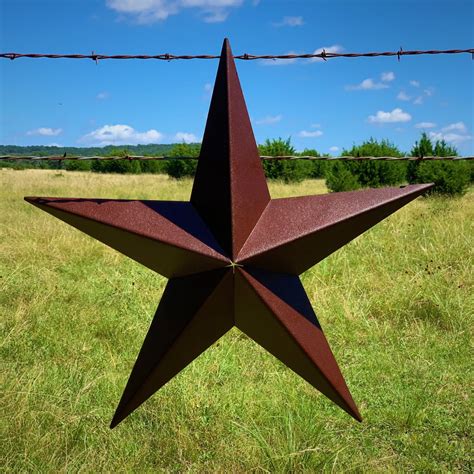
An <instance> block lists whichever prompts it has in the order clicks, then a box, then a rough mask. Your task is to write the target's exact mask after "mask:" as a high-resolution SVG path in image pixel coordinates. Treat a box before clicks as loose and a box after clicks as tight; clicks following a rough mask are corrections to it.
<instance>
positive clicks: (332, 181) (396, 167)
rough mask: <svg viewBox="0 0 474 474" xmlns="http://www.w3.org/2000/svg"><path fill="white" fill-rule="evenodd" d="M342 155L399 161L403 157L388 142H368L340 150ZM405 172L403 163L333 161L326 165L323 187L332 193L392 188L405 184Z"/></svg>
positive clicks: (371, 140)
mask: <svg viewBox="0 0 474 474" xmlns="http://www.w3.org/2000/svg"><path fill="white" fill-rule="evenodd" d="M342 155H350V156H394V157H398V156H402V155H403V153H401V152H400V150H399V149H398V148H397V147H396V146H395V145H394V144H392V143H390V142H389V141H388V140H381V141H380V142H378V141H377V140H375V139H373V138H370V140H367V141H365V142H364V143H362V145H354V146H353V147H352V148H351V149H350V150H343V151H342ZM406 168H407V166H406V163H404V162H393V161H369V160H364V161H362V160H361V161H337V160H335V161H333V162H328V165H327V172H326V174H327V179H326V185H327V186H328V188H329V189H330V190H331V191H341V190H344V191H348V190H350V189H358V188H361V187H380V186H393V185H396V184H399V183H402V182H404V181H405V179H406ZM339 175H340V176H339ZM349 175H352V176H353V178H350V177H349ZM333 186H334V187H333Z"/></svg>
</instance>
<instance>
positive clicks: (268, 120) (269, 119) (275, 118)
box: [255, 114, 283, 125]
mask: <svg viewBox="0 0 474 474" xmlns="http://www.w3.org/2000/svg"><path fill="white" fill-rule="evenodd" d="M282 118H283V115H281V114H278V115H266V116H265V117H263V118H261V119H259V120H256V121H255V123H256V124H257V125H271V124H274V123H278V122H280V121H281V119H282Z"/></svg>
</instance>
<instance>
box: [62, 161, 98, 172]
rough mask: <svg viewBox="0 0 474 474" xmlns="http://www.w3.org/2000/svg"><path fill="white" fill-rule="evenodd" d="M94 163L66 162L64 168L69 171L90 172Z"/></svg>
mask: <svg viewBox="0 0 474 474" xmlns="http://www.w3.org/2000/svg"><path fill="white" fill-rule="evenodd" d="M91 166H92V163H91V161H90V160H64V163H63V167H64V169H65V170H68V171H90V170H91Z"/></svg>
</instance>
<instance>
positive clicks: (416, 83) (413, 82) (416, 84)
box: [410, 80, 420, 87]
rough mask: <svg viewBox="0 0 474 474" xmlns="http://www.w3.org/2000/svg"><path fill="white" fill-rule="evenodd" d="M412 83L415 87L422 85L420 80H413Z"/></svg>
mask: <svg viewBox="0 0 474 474" xmlns="http://www.w3.org/2000/svg"><path fill="white" fill-rule="evenodd" d="M410 85H411V86H413V87H420V83H419V82H418V81H415V80H411V81H410Z"/></svg>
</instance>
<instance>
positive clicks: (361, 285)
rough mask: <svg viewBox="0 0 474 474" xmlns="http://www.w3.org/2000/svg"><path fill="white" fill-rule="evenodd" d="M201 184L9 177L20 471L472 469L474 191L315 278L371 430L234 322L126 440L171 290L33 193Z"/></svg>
mask: <svg viewBox="0 0 474 474" xmlns="http://www.w3.org/2000/svg"><path fill="white" fill-rule="evenodd" d="M190 189H191V181H183V182H175V181H172V180H169V179H168V178H166V177H164V176H151V175H140V176H126V175H115V176H113V175H95V174H85V173H67V172H55V171H46V170H27V171H13V170H8V169H7V170H0V193H1V203H2V204H1V208H0V216H1V218H0V226H1V227H0V289H1V290H0V314H1V331H2V339H1V341H2V342H1V364H2V365H1V371H0V377H1V387H2V388H1V415H0V430H1V439H0V443H1V450H0V459H1V465H2V471H3V472H5V471H15V472H20V471H21V472H26V471H27V472H57V471H60V472H65V471H83V472H98V471H107V472H111V471H119V472H123V471H129V472H153V471H166V472H183V471H186V472H187V471H189V472H216V471H217V472H226V473H228V472H242V471H259V472H295V471H297V472H301V471H306V472H319V471H356V472H373V471H376V472H377V471H379V472H387V471H389V472H394V471H431V472H440V471H471V472H472V470H473V465H472V463H471V462H472V461H470V454H472V442H471V441H470V437H471V436H472V431H471V428H472V424H471V421H472V405H471V404H470V397H471V395H472V386H473V384H472V382H473V375H472V361H471V356H472V345H471V341H472V328H473V315H474V299H473V295H474V288H473V286H474V283H473V273H472V269H473V263H474V250H473V249H474V229H473V222H474V205H473V204H474V203H473V201H474V199H473V198H474V193H473V192H472V190H471V192H470V193H468V194H467V195H466V196H464V197H463V198H458V199H444V198H429V199H425V198H420V199H417V200H416V201H414V202H412V203H411V204H409V205H408V206H406V207H405V208H403V209H402V210H400V211H399V212H397V213H396V214H394V215H393V216H391V217H390V218H389V219H387V220H385V221H384V222H383V223H381V224H379V225H377V226H376V227H375V228H373V229H372V230H370V231H369V232H367V233H365V234H364V235H363V236H361V237H360V238H358V239H356V240H355V241H353V242H352V243H350V244H349V245H347V246H345V247H344V248H343V249H341V250H339V251H338V252H336V253H334V254H333V255H332V256H330V257H329V258H327V259H326V260H324V261H323V262H321V263H320V264H318V265H317V266H315V267H314V268H312V269H311V270H310V271H308V272H306V273H305V274H304V275H303V276H302V280H303V284H304V286H305V288H306V289H307V292H308V294H309V297H310V299H311V301H312V303H313V306H314V308H315V311H316V313H317V315H318V317H319V320H320V322H321V324H322V326H323V328H324V329H325V333H326V336H327V338H328V340H329V343H330V345H331V347H332V349H333V351H334V353H335V356H336V358H337V360H338V362H339V365H340V367H341V370H342V372H343V374H344V376H345V378H346V380H347V383H348V385H349V387H350V389H351V392H352V394H353V396H354V398H355V400H356V402H357V403H358V405H359V408H360V410H361V412H362V416H363V417H364V421H363V423H361V424H359V423H357V422H355V421H354V420H352V419H351V418H350V417H349V416H348V415H346V414H345V413H344V412H343V411H342V410H341V409H339V408H337V407H336V406H335V405H334V404H333V403H332V402H330V401H329V400H328V399H326V398H325V397H324V396H323V395H321V394H320V393H319V392H317V391H316V390H314V389H313V388H312V387H311V386H310V385H309V384H307V383H306V382H305V381H303V380H302V379H300V378H299V377H298V376H296V375H295V374H294V373H292V372H291V371H290V370H289V369H287V368H286V367H285V366H283V364H281V363H280V362H279V361H278V360H276V359H274V358H273V357H272V356H270V355H269V354H267V353H266V352H265V351H264V350H263V349H261V348H260V347H258V346H257V345H256V344H254V343H253V342H252V341H251V340H250V339H248V338H247V337H246V336H244V335H243V334H242V333H240V332H239V331H238V330H236V329H234V330H232V331H231V332H230V333H228V334H227V335H226V336H224V338H222V339H221V340H220V341H219V342H218V343H216V344H215V345H214V346H213V347H212V348H211V349H209V350H208V351H207V352H205V353H204V354H203V355H202V356H201V357H199V358H198V359H197V360H196V361H195V362H193V363H192V364H191V365H190V366H188V367H187V368H186V369H185V370H184V371H183V372H181V373H180V374H179V375H178V376H177V377H176V378H175V379H173V380H172V381H171V382H170V383H168V384H167V385H166V386H165V387H163V389H162V390H160V391H159V392H158V393H157V394H155V395H154V396H153V397H152V398H151V399H150V400H149V401H148V402H146V403H145V404H144V405H142V407H140V408H139V409H138V410H137V411H136V412H135V413H134V414H132V415H131V416H130V417H129V418H127V419H126V420H125V421H124V422H123V423H121V424H120V425H119V426H118V427H117V428H116V429H114V430H112V431H111V430H110V429H109V427H108V426H109V423H110V420H111V417H112V415H113V413H114V410H115V407H116V405H117V403H118V400H119V398H120V396H121V393H122V390H123V388H124V385H125V383H126V381H127V379H128V376H129V373H130V370H131V368H132V365H133V363H134V360H135V358H136V355H137V353H138V350H139V349H140V347H141V344H142V342H143V339H144V337H145V334H146V332H147V329H148V325H149V324H150V321H151V318H152V316H153V314H154V312H155V309H156V306H157V303H158V301H159V299H160V296H161V293H162V291H163V288H164V284H165V282H166V280H165V279H164V278H162V277H160V276H159V275H156V274H154V273H153V272H151V271H149V270H147V269H145V268H144V267H142V266H140V265H139V264H137V263H135V262H133V261H132V260H130V259H128V258H127V257H124V256H122V255H120V254H119V253H117V252H115V251H113V250H111V249H109V248H108V247H106V246H105V245H103V244H100V243H99V242H97V241H95V240H93V239H91V238H89V237H87V236H85V235H84V234H82V233H80V232H79V231H77V230H75V229H73V228H72V227H69V226H67V225H66V224H64V223H62V222H60V221H59V220H56V219H54V218H53V217H52V216H50V215H48V214H46V213H44V212H41V211H39V210H38V209H36V208H34V207H33V206H31V205H29V204H27V203H25V202H24V201H23V196H25V195H43V196H75V197H113V198H148V199H150V198H152V199H188V198H189V194H190ZM271 192H272V195H273V196H274V197H281V196H290V195H302V194H313V193H321V192H325V187H324V184H323V182H322V181H305V182H303V183H301V184H298V185H292V186H290V185H283V184H272V185H271Z"/></svg>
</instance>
